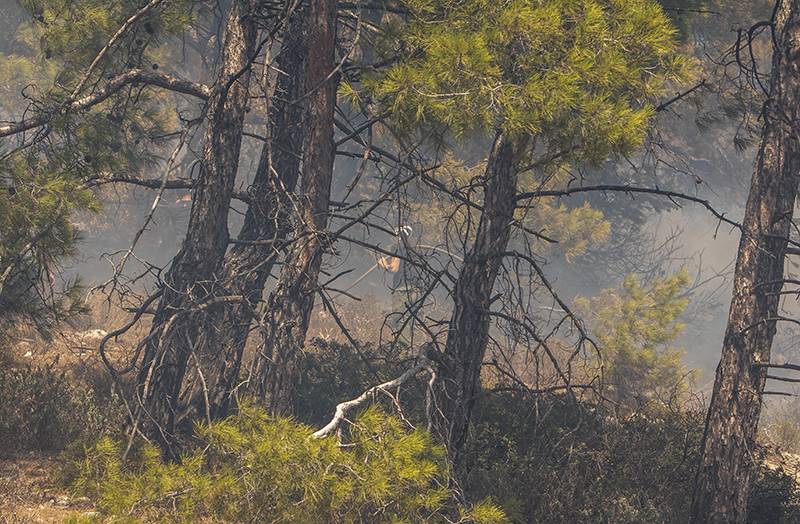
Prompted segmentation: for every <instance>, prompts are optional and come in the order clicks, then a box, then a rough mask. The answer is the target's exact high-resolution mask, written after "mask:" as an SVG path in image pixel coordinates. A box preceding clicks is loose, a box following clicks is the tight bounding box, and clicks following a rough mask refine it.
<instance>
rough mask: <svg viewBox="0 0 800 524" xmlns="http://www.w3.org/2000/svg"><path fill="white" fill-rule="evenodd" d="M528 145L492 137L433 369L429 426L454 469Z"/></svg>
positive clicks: (475, 388) (476, 382)
mask: <svg viewBox="0 0 800 524" xmlns="http://www.w3.org/2000/svg"><path fill="white" fill-rule="evenodd" d="M528 143H529V139H528V138H527V137H520V138H512V137H509V136H506V135H504V134H501V133H499V134H498V135H497V137H496V138H495V141H494V144H493V145H492V151H491V154H490V156H489V161H488V164H487V166H486V172H485V175H484V177H485V180H484V187H485V190H484V191H485V195H484V202H483V212H482V214H481V217H480V221H479V223H478V229H477V231H476V235H475V241H474V243H473V245H472V247H471V249H470V251H469V253H467V255H466V256H465V257H464V263H463V265H462V266H461V271H460V273H459V275H458V280H457V282H456V286H455V290H454V291H453V300H454V304H453V313H452V316H451V318H450V326H449V331H448V335H447V343H446V344H445V349H444V354H443V355H442V356H441V362H440V365H439V380H438V383H439V386H438V387H439V390H438V392H437V396H436V403H437V408H438V411H439V413H438V418H439V420H437V421H436V424H435V425H436V428H437V431H438V432H439V433H440V437H441V438H442V440H443V441H444V442H445V443H446V444H447V447H448V450H449V452H450V456H451V458H452V460H453V461H454V463H455V464H456V465H458V463H459V454H460V451H461V450H462V448H463V446H464V443H465V441H466V437H467V430H468V428H469V422H470V417H471V415H472V408H473V405H474V402H475V396H476V394H477V393H478V390H479V388H480V373H481V365H482V363H483V357H484V354H485V353H486V345H487V342H488V338H489V308H490V307H491V297H492V290H493V289H494V284H495V280H496V279H497V275H498V273H499V271H500V268H501V266H502V264H503V253H504V252H505V251H506V247H507V246H508V241H509V238H510V236H511V227H512V222H513V220H514V197H515V196H516V192H517V172H518V170H519V163H520V161H521V159H522V157H523V153H524V152H525V150H526V149H527V147H528Z"/></svg>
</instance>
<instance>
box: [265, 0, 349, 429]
mask: <svg viewBox="0 0 800 524" xmlns="http://www.w3.org/2000/svg"><path fill="white" fill-rule="evenodd" d="M307 9H308V14H307V15H306V16H307V18H308V20H307V23H308V58H307V60H308V72H307V76H306V85H305V88H304V92H305V93H306V94H305V95H304V96H305V99H304V101H303V102H304V104H305V106H306V111H305V113H306V114H305V117H304V122H305V123H304V130H305V131H304V132H305V134H306V136H305V141H304V144H303V155H302V179H301V190H302V192H301V196H300V206H301V211H300V212H301V216H300V217H299V221H298V224H297V225H296V227H295V231H294V242H293V244H292V248H291V250H290V252H289V254H288V255H287V257H286V260H285V261H284V265H283V268H282V270H281V274H280V277H279V279H278V283H277V285H276V287H275V290H274V291H273V292H272V293H271V294H270V297H269V300H268V302H267V314H266V318H265V321H266V324H267V325H266V328H265V329H266V333H265V335H264V343H263V347H262V349H261V351H259V352H258V354H257V355H256V358H255V362H254V371H253V374H252V377H251V380H252V381H253V382H252V387H253V388H254V389H255V391H256V392H257V393H258V395H259V396H261V397H262V398H263V399H264V400H265V402H266V405H267V407H268V408H269V409H270V411H272V412H273V413H275V414H290V413H291V412H292V408H293V405H294V397H295V384H296V383H297V376H296V375H297V358H298V354H299V353H300V351H301V350H302V348H303V345H304V344H305V338H306V332H307V331H308V321H309V317H310V315H311V310H312V308H313V307H314V297H315V294H316V292H317V284H318V283H317V281H318V278H319V273H320V267H321V265H322V256H323V253H324V251H325V249H326V247H327V239H326V228H327V225H328V207H329V201H330V192H331V179H332V177H333V161H334V156H335V152H336V151H335V147H334V142H333V134H334V122H333V111H334V107H335V103H336V87H337V83H338V82H337V78H338V77H337V75H335V74H334V73H335V59H336V56H335V46H336V0H312V1H311V2H310V4H309V6H308V8H307Z"/></svg>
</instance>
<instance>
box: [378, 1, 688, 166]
mask: <svg viewBox="0 0 800 524" xmlns="http://www.w3.org/2000/svg"><path fill="white" fill-rule="evenodd" d="M407 5H408V7H409V9H410V10H411V12H412V16H411V19H412V21H411V22H410V23H409V25H408V28H407V31H406V32H405V33H404V37H403V38H402V39H401V40H400V45H401V46H402V47H403V53H402V55H403V56H404V57H408V58H405V59H403V60H400V61H399V62H397V63H396V64H395V65H393V66H392V67H391V68H389V70H388V71H387V73H386V74H385V75H384V76H382V77H380V78H377V79H373V80H371V81H368V82H367V87H368V89H369V90H370V91H371V92H372V93H373V94H374V96H375V97H376V98H378V99H379V100H382V101H384V103H385V104H387V105H388V106H389V107H390V109H391V113H392V115H393V117H394V118H395V119H396V120H397V121H398V122H400V123H402V124H405V125H406V126H408V127H416V126H420V125H422V126H425V125H429V126H444V127H445V128H447V129H448V131H449V132H451V133H453V134H455V135H459V134H463V133H466V132H470V131H477V130H481V129H501V130H502V131H504V132H506V133H527V134H530V135H534V136H538V137H542V138H544V139H546V141H547V142H548V143H549V145H550V146H551V147H552V148H553V149H562V148H564V147H571V146H573V145H574V144H575V143H578V144H580V150H581V151H582V154H583V155H584V156H585V157H586V159H588V160H593V161H600V160H602V159H604V158H605V157H606V156H607V155H608V153H610V152H612V151H630V150H631V149H633V148H635V147H636V146H638V145H639V144H640V143H641V141H642V139H643V137H644V136H645V134H646V130H647V128H648V126H649V124H650V120H651V117H652V115H653V113H654V110H653V106H652V105H651V103H650V102H649V100H652V99H653V98H654V97H656V96H659V95H660V94H661V92H662V90H663V88H664V87H665V82H669V81H671V80H680V79H681V78H683V77H684V76H685V75H686V71H687V63H686V61H685V59H684V58H682V57H681V55H680V54H679V52H678V47H677V46H678V43H677V38H676V29H675V28H674V27H673V26H672V25H671V23H670V21H669V19H668V17H667V16H666V15H665V14H664V11H663V9H662V8H661V6H660V5H658V3H657V2H653V1H651V0H633V1H631V0H626V1H619V0H513V1H510V2H491V1H486V0H469V1H466V2H464V1H452V0H410V1H409V2H407Z"/></svg>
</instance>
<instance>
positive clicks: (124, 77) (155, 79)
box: [0, 69, 211, 137]
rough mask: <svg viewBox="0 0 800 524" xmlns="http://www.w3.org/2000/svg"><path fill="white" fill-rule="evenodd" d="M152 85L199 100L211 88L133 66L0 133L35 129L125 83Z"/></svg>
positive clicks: (96, 101) (87, 105) (99, 99)
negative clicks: (90, 90) (83, 93)
mask: <svg viewBox="0 0 800 524" xmlns="http://www.w3.org/2000/svg"><path fill="white" fill-rule="evenodd" d="M136 84H143V85H152V86H157V87H161V88H163V89H167V90H169V91H174V92H176V93H183V94H185V95H192V96H195V97H197V98H199V99H201V100H208V98H209V97H210V96H211V89H210V88H209V87H208V86H205V85H203V84H198V83H195V82H191V81H189V80H184V79H182V78H178V77H176V76H173V75H168V74H165V73H160V72H156V71H145V70H143V69H132V70H130V71H126V72H125V73H122V74H120V75H117V76H115V77H113V78H111V79H110V80H109V82H108V83H107V84H106V85H105V86H103V87H102V88H100V89H98V90H97V91H95V92H93V93H92V94H90V95H86V96H85V97H83V98H79V99H77V100H75V101H74V102H71V103H69V104H67V105H66V106H65V107H56V108H54V109H53V110H52V111H43V112H41V113H39V114H37V115H36V116H33V117H31V118H26V119H25V120H21V121H19V122H12V123H10V124H6V125H2V126H0V137H6V136H11V135H16V134H18V133H22V132H24V131H28V130H30V129H34V128H37V127H40V126H43V125H45V124H47V123H48V122H49V121H50V120H52V119H53V118H54V117H55V116H57V115H60V114H63V113H66V112H70V111H81V110H85V109H89V108H90V107H92V106H95V105H97V104H99V103H101V102H103V101H104V100H106V99H108V98H109V97H110V96H111V95H113V94H114V93H117V92H118V91H119V90H120V89H122V88H123V87H125V86H127V85H136Z"/></svg>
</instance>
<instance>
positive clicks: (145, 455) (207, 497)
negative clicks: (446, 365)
mask: <svg viewBox="0 0 800 524" xmlns="http://www.w3.org/2000/svg"><path fill="white" fill-rule="evenodd" d="M312 432H313V430H312V429H311V428H310V427H308V426H305V425H303V424H299V423H297V422H294V421H292V420H289V419H285V418H273V417H270V416H268V415H267V414H265V412H264V411H262V410H261V409H259V408H256V407H253V406H250V405H243V406H241V407H240V412H239V413H238V414H237V415H235V416H233V417H230V418H228V419H225V420H222V421H219V422H214V423H212V424H210V425H203V426H198V428H197V436H198V437H199V438H200V439H201V440H202V441H203V442H204V446H203V447H201V448H198V450H197V451H195V452H193V453H191V454H189V455H186V456H184V458H183V460H182V461H180V463H164V462H162V461H161V458H160V456H159V452H158V451H157V450H156V449H155V448H153V447H149V446H146V447H144V448H143V449H141V450H140V451H139V452H137V453H136V455H135V457H133V458H132V459H131V460H127V461H126V460H123V459H122V458H121V457H122V454H121V446H120V444H118V443H116V442H115V441H113V440H111V439H108V438H106V439H103V440H101V441H100V442H99V443H98V444H97V445H95V446H94V447H92V448H90V449H87V453H86V456H85V458H83V459H82V460H81V461H80V463H79V464H78V471H79V475H78V478H77V480H76V481H75V483H74V486H75V489H76V491H77V492H78V493H80V494H82V495H86V496H89V497H90V498H92V499H93V500H95V501H96V503H97V506H98V508H99V509H100V511H101V512H102V513H103V514H104V515H105V516H107V517H112V518H118V519H122V520H125V519H127V518H133V519H137V520H142V521H156V520H160V519H167V518H168V519H170V520H172V521H186V522H189V521H196V520H198V519H209V520H212V521H217V520H224V521H235V522H260V521H266V520H268V521H270V522H291V523H296V522H297V523H303V522H309V523H312V522H313V523H317V522H447V520H446V518H452V517H453V516H457V519H456V520H458V521H461V522H482V523H487V524H488V523H499V522H505V521H506V519H505V516H504V514H503V513H502V511H500V510H499V509H498V508H496V507H495V506H493V505H491V504H489V503H482V504H479V505H477V506H475V507H473V508H471V509H470V510H469V511H465V510H458V509H457V505H456V504H455V503H454V498H453V496H452V494H451V492H450V490H449V487H448V486H449V485H450V478H449V468H448V466H447V461H446V457H445V453H444V450H443V449H442V448H440V447H439V446H436V445H434V444H433V442H432V440H431V437H430V436H429V435H428V434H427V433H426V432H424V431H421V430H409V429H407V428H406V427H405V426H404V424H403V422H401V421H400V420H399V419H397V418H395V417H391V416H389V415H386V414H384V413H383V412H381V411H380V410H378V409H376V408H370V409H367V410H366V411H365V412H363V413H362V414H361V415H360V416H359V417H358V418H357V420H356V421H355V423H354V424H353V425H351V426H350V427H349V429H348V430H347V431H346V435H344V438H345V439H346V441H345V443H343V444H340V443H339V442H338V441H337V440H336V439H335V438H332V437H328V438H324V439H315V438H313V437H312Z"/></svg>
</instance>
